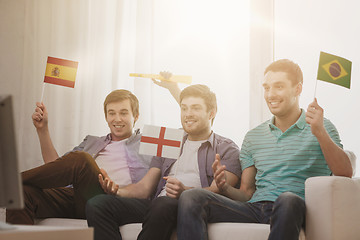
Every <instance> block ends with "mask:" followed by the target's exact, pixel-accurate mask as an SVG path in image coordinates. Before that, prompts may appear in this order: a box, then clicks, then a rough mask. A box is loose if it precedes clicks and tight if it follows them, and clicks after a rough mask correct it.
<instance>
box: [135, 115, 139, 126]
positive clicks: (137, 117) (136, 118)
mask: <svg viewBox="0 0 360 240" xmlns="http://www.w3.org/2000/svg"><path fill="white" fill-rule="evenodd" d="M138 119H139V115H137V116H136V117H134V125H135V123H136V121H137V120H138Z"/></svg>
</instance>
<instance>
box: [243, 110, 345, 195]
mask: <svg viewBox="0 0 360 240" xmlns="http://www.w3.org/2000/svg"><path fill="white" fill-rule="evenodd" d="M301 111H302V113H301V116H300V118H299V119H298V120H297V122H296V123H295V124H294V125H292V126H291V127H290V128H289V129H287V130H286V131H285V132H284V133H283V132H282V131H281V130H280V129H279V128H277V127H276V126H275V125H274V124H273V123H274V117H273V118H272V119H271V120H268V121H266V122H264V123H262V124H261V125H259V126H258V127H256V128H254V129H252V130H250V131H249V132H248V133H247V134H246V136H245V138H244V141H243V144H242V147H241V152H240V163H241V167H242V169H243V170H244V169H246V168H248V167H250V166H255V168H256V170H257V173H256V177H255V178H256V179H255V180H256V182H255V184H256V191H255V193H254V194H253V196H252V198H251V199H250V201H249V202H258V201H275V200H276V199H277V198H278V196H279V195H280V194H281V193H283V192H292V193H295V194H297V195H298V196H300V197H302V198H304V195H305V193H304V192H305V185H304V184H305V180H306V179H307V178H309V177H313V176H329V175H331V171H330V169H329V167H328V165H327V163H326V161H325V158H324V155H323V153H322V151H321V148H320V145H319V142H318V141H317V139H316V137H315V136H314V135H313V134H312V133H311V128H310V125H309V124H307V123H306V121H305V111H304V110H303V109H302V110H301ZM324 126H325V129H326V130H327V132H328V133H329V135H330V137H331V138H332V140H333V141H334V142H335V143H336V144H337V145H338V146H339V147H341V148H342V147H343V146H342V144H341V141H340V137H339V134H338V132H337V130H336V128H335V126H334V125H333V124H332V123H331V122H330V121H329V120H328V119H324Z"/></svg>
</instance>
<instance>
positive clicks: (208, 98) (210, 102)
mask: <svg viewBox="0 0 360 240" xmlns="http://www.w3.org/2000/svg"><path fill="white" fill-rule="evenodd" d="M186 97H200V98H202V99H204V102H205V105H206V110H207V111H208V112H210V111H213V110H214V111H215V113H216V112H217V102H216V95H215V93H214V92H212V91H211V90H210V88H209V87H208V86H206V85H203V84H195V85H191V86H189V87H187V88H185V89H184V90H182V91H181V93H180V103H181V102H182V100H183V99H184V98H186ZM214 119H215V117H214V118H213V119H212V121H211V124H212V123H213V122H214Z"/></svg>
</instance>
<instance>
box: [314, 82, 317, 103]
mask: <svg viewBox="0 0 360 240" xmlns="http://www.w3.org/2000/svg"><path fill="white" fill-rule="evenodd" d="M317 82H318V80H317V79H316V82H315V92H314V99H315V98H316V88H317Z"/></svg>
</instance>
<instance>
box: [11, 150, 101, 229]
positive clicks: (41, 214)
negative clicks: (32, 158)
mask: <svg viewBox="0 0 360 240" xmlns="http://www.w3.org/2000/svg"><path fill="white" fill-rule="evenodd" d="M99 173H100V170H99V167H98V166H97V164H96V163H95V160H94V159H93V158H92V157H91V156H90V155H89V154H88V153H85V152H72V153H69V154H67V155H65V156H63V157H61V158H59V159H57V160H55V161H53V162H50V163H47V164H44V165H42V166H40V167H36V168H33V169H30V170H28V171H25V172H22V173H21V176H22V181H23V188H24V202H25V208H24V209H22V210H7V211H6V221H7V222H9V223H13V224H34V218H48V217H63V218H83V219H84V218H85V204H86V201H87V200H88V199H90V198H92V197H93V196H95V195H97V194H101V193H104V191H103V190H102V188H101V186H100V184H99V180H98V174H99ZM70 184H72V185H73V187H72V188H71V187H64V186H68V185H70Z"/></svg>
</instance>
